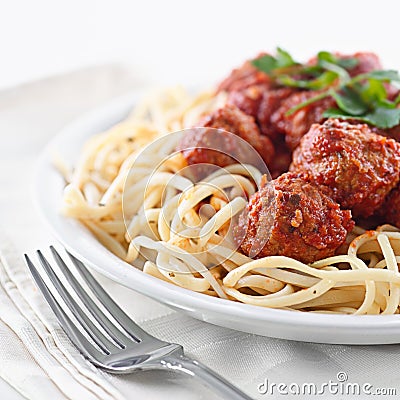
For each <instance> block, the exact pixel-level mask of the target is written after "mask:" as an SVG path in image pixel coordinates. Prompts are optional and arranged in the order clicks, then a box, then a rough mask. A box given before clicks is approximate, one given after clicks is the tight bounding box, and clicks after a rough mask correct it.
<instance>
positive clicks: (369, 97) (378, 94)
mask: <svg viewBox="0 0 400 400" xmlns="http://www.w3.org/2000/svg"><path fill="white" fill-rule="evenodd" d="M360 92H361V97H362V98H363V100H364V101H365V102H368V101H372V102H379V101H383V100H384V99H386V97H387V92H386V88H385V86H384V84H383V83H382V81H379V80H377V79H369V80H368V82H367V83H366V84H365V85H363V86H361V90H360Z"/></svg>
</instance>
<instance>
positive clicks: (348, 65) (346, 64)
mask: <svg viewBox="0 0 400 400" xmlns="http://www.w3.org/2000/svg"><path fill="white" fill-rule="evenodd" d="M337 64H338V65H339V66H340V67H342V68H344V69H346V70H349V69H352V68H354V67H356V66H357V65H358V64H359V61H358V60H357V58H355V57H354V58H353V57H349V58H339V59H338V61H337Z"/></svg>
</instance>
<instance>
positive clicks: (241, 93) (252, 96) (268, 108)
mask: <svg viewBox="0 0 400 400" xmlns="http://www.w3.org/2000/svg"><path fill="white" fill-rule="evenodd" d="M294 91H295V90H294V89H292V88H279V89H271V88H270V87H265V86H264V85H253V86H249V87H248V88H246V89H242V90H235V91H232V92H231V93H230V94H229V96H228V103H229V104H234V105H235V106H236V107H238V108H240V109H241V110H242V111H243V112H244V113H246V114H248V115H251V116H252V117H254V119H255V120H256V122H257V124H258V126H259V128H260V131H261V133H262V134H264V135H267V136H269V137H271V138H272V139H273V140H275V139H276V138H277V137H279V136H281V135H280V134H279V133H278V132H277V131H276V129H274V126H273V125H272V123H271V116H272V114H273V113H274V111H275V110H277V109H278V108H279V106H280V105H281V102H282V101H283V100H284V99H286V98H287V97H289V96H290V95H291V94H292V93H293V92H294Z"/></svg>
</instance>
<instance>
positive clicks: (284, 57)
mask: <svg viewBox="0 0 400 400" xmlns="http://www.w3.org/2000/svg"><path fill="white" fill-rule="evenodd" d="M276 61H277V64H278V67H279V68H281V67H290V66H291V65H296V64H298V63H297V62H296V61H294V59H293V57H292V56H291V55H290V54H289V53H288V52H287V51H285V50H283V49H281V48H280V47H278V48H277V49H276Z"/></svg>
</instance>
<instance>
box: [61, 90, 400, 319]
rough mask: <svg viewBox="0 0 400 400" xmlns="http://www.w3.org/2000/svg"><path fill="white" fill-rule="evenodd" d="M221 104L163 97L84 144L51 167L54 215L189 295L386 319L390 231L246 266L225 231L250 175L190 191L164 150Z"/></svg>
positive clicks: (229, 171) (393, 244) (395, 247)
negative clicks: (319, 253) (329, 249)
mask: <svg viewBox="0 0 400 400" xmlns="http://www.w3.org/2000/svg"><path fill="white" fill-rule="evenodd" d="M224 101H225V98H224V96H223V94H221V95H218V96H215V95H214V94H213V93H204V94H201V95H199V96H197V97H194V98H193V97H191V96H189V95H188V94H187V93H186V92H185V91H183V90H181V89H172V90H168V91H165V92H163V93H161V94H158V95H157V96H151V97H149V98H148V99H146V100H145V101H144V102H143V103H142V104H140V105H138V106H137V107H136V108H135V110H134V111H133V113H132V114H131V115H130V116H129V117H128V118H127V119H126V120H125V121H123V122H121V123H119V124H118V125H116V126H114V127H113V128H111V129H110V130H109V131H107V132H104V133H101V134H99V135H96V136H94V137H92V138H91V139H90V140H89V141H88V142H87V143H86V145H85V146H84V148H83V151H82V154H81V155H80V158H79V160H78V162H77V163H76V165H75V166H74V168H73V169H71V168H68V167H66V166H65V165H64V164H63V163H61V161H60V160H56V164H57V166H58V167H59V169H60V171H61V172H62V173H63V175H64V177H65V179H66V181H67V185H66V187H65V192H64V201H63V206H62V212H63V213H64V215H66V216H69V217H72V218H75V219H78V220H79V221H81V222H82V223H83V224H84V225H85V226H86V227H87V228H88V229H89V230H90V231H91V232H92V233H93V234H94V235H95V236H96V238H97V239H98V240H99V241H100V242H101V243H102V244H103V245H104V246H106V247H107V248H108V249H109V250H110V251H111V252H113V253H114V254H116V255H117V256H118V257H120V258H121V259H123V260H125V261H126V262H128V263H130V264H132V265H133V266H135V267H137V268H140V269H142V270H143V271H144V272H145V273H147V274H150V275H152V276H155V277H157V278H159V279H162V280H164V281H167V282H170V283H172V284H175V285H178V286H181V287H183V288H186V289H190V290H193V291H196V292H200V293H205V294H208V295H211V296H216V297H220V298H225V299H230V300H234V301H239V302H242V303H246V304H252V305H258V306H263V307H270V308H280V309H290V310H296V311H311V312H319V313H343V314H397V313H398V312H399V304H400V273H399V271H398V264H399V263H400V231H399V230H398V229H397V228H394V227H392V226H389V225H385V226H381V227H379V228H377V229H376V230H374V231H365V230H363V229H362V228H360V227H356V228H355V229H354V230H353V232H351V234H349V235H348V238H347V244H346V246H343V249H342V253H343V254H341V255H337V256H334V257H330V258H326V259H324V260H319V261H317V262H314V263H313V264H311V265H306V264H304V263H301V262H299V261H297V260H294V259H291V258H288V257H283V256H270V257H265V258H261V259H251V258H249V257H247V256H245V255H243V254H242V253H241V252H240V251H239V249H237V248H236V246H235V245H234V243H233V240H232V237H231V228H232V225H233V223H234V219H235V216H237V215H238V214H240V213H241V211H242V210H243V209H244V208H245V207H246V200H245V198H246V197H248V196H250V195H251V194H252V193H254V192H255V191H256V190H257V186H258V185H259V183H260V180H261V176H262V174H261V172H260V171H258V170H257V169H256V168H255V167H252V166H250V165H239V164H235V165H230V166H228V167H226V168H224V169H218V170H216V171H215V172H213V173H211V174H210V175H209V176H207V177H206V178H205V179H203V180H202V181H200V182H197V183H193V182H192V180H191V179H189V178H188V176H186V175H185V174H184V173H182V171H184V170H185V167H186V165H185V160H184V158H183V157H182V156H181V154H180V153H176V152H174V149H175V147H176V144H177V136H176V135H174V134H169V132H173V131H179V130H182V129H184V128H188V127H191V126H193V125H194V124H195V123H196V121H197V120H198V119H199V116H200V115H201V114H202V113H204V112H208V111H211V110H214V109H216V108H218V107H219V106H221V105H222V104H223V103H224ZM149 143H152V144H151V146H150V148H149V150H144V151H142V150H143V148H144V147H145V146H146V145H148V144H149Z"/></svg>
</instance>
